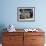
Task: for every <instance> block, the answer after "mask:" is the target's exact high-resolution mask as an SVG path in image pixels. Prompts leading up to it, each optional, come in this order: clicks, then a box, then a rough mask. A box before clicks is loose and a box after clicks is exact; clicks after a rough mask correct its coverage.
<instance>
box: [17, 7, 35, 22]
mask: <svg viewBox="0 0 46 46" xmlns="http://www.w3.org/2000/svg"><path fill="white" fill-rule="evenodd" d="M17 20H18V21H25V22H26V21H32V20H33V21H34V20H35V8H34V7H18V8H17Z"/></svg>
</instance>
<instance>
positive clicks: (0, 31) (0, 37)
mask: <svg viewBox="0 0 46 46" xmlns="http://www.w3.org/2000/svg"><path fill="white" fill-rule="evenodd" d="M4 28H6V27H5V25H4V24H0V43H2V36H3V34H2V32H5V31H6V30H3V29H4Z"/></svg>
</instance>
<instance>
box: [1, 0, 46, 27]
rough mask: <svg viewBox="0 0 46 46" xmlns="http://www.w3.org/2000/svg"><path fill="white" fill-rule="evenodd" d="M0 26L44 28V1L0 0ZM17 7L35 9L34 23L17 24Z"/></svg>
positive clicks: (45, 11)
mask: <svg viewBox="0 0 46 46" xmlns="http://www.w3.org/2000/svg"><path fill="white" fill-rule="evenodd" d="M0 2H1V15H0V25H1V24H3V25H5V26H7V25H9V24H13V25H14V26H15V27H16V28H29V27H30V28H31V27H33V28H35V27H39V26H40V27H43V28H46V5H45V4H46V0H44V1H43V0H19V1H18V0H1V1H0ZM17 7H35V22H18V21H17Z"/></svg>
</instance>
